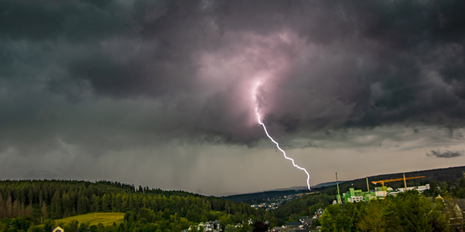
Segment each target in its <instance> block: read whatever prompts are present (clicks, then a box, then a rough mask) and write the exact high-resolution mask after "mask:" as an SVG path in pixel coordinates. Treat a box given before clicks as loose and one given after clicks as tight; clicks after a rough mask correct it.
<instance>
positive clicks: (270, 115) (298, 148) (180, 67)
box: [0, 0, 465, 196]
mask: <svg viewBox="0 0 465 232" xmlns="http://www.w3.org/2000/svg"><path fill="white" fill-rule="evenodd" d="M463 9H465V2H464V1H462V0H443V1H433V0H417V1H415V0H357V1H356V0H335V1H324V0H305V1H304V0H293V1H284V0H282V1H278V0H272V1H270V0H256V1H246V0H237V1H227V0H217V1H213V0H169V1H168V0H157V1H148V0H102V1H91V0H80V1H60V0H39V1H26V0H0V179H3V180H4V179H66V180H68V179H73V180H89V181H95V180H109V181H118V182H122V183H128V184H134V185H136V186H138V185H142V186H148V187H150V188H160V189H165V190H183V191H188V192H194V193H200V194H203V195H215V196H222V195H230V194H239V193H249V192H258V191H264V190H271V189H277V188H289V187H294V186H306V179H307V177H306V174H305V173H304V172H302V171H301V170H298V169H295V168H294V167H293V166H292V164H291V163H290V162H289V161H288V160H286V159H284V158H283V155H282V153H280V151H279V150H277V149H276V147H275V146H274V144H273V143H272V142H271V141H270V140H269V139H268V138H267V136H266V134H265V133H264V131H263V128H262V127H261V126H260V124H259V123H258V120H257V117H256V115H255V107H256V106H258V111H259V113H260V115H261V116H262V118H261V119H262V120H263V122H264V123H265V125H266V127H267V128H268V132H269V133H270V135H271V136H272V137H273V138H274V139H275V140H276V141H277V142H279V143H280V145H281V147H282V148H283V149H284V150H286V152H287V154H288V156H289V157H292V158H294V159H295V162H296V164H298V165H299V166H301V167H303V168H305V169H307V170H308V172H309V173H310V175H311V178H310V184H311V185H316V184H318V183H322V182H328V181H334V180H335V175H334V173H335V172H338V176H339V179H340V180H350V179H355V178H363V177H365V176H371V175H377V174H383V173H395V172H409V171H416V170H425V169H433V168H443V167H450V166H462V165H464V164H465V144H464V141H465V138H464V135H465V117H464V115H465V47H464V45H465V14H463ZM257 82H260V83H261V84H260V86H259V88H258V89H257V91H256V95H254V86H256V83H257ZM255 99H257V101H255Z"/></svg>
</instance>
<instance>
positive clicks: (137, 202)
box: [0, 180, 272, 231]
mask: <svg viewBox="0 0 465 232" xmlns="http://www.w3.org/2000/svg"><path fill="white" fill-rule="evenodd" d="M90 212H124V213H126V217H125V219H126V220H125V222H124V223H122V226H123V227H127V228H129V227H131V226H129V225H132V226H133V227H134V225H136V224H138V223H139V224H140V221H141V220H142V221H143V222H145V224H147V223H148V224H150V223H152V224H153V223H156V224H157V226H158V227H157V228H159V229H161V230H163V229H170V230H174V231H180V230H181V229H185V227H188V226H189V225H191V224H192V223H198V222H205V221H210V220H220V219H221V220H222V221H223V223H226V224H232V223H241V222H242V221H245V220H247V219H248V218H251V217H252V218H254V219H257V220H263V221H264V220H269V219H270V218H272V215H270V214H269V212H265V210H263V209H254V208H252V207H250V205H248V204H245V203H234V202H232V201H228V200H223V199H220V198H216V197H205V196H201V195H198V194H191V193H187V192H182V191H163V190H160V189H149V188H148V187H141V186H139V188H135V187H134V186H133V185H126V184H121V183H118V182H108V181H100V182H87V181H59V180H24V181H9V180H7V181H0V220H1V222H2V224H3V225H1V224H0V231H2V230H5V229H8V228H13V227H14V228H16V229H18V228H19V227H20V228H23V227H25V226H24V225H29V228H32V227H34V226H33V225H39V224H43V223H45V222H47V223H51V221H50V220H53V219H59V218H63V217H69V216H74V215H80V214H85V213H90ZM226 212H227V213H226ZM27 222H30V223H29V224H28V223H27ZM135 222H137V223H135ZM20 225H22V226H20ZM115 226H116V225H115ZM152 226H153V225H152ZM179 226H180V227H179ZM2 227H3V229H2ZM117 227H118V228H119V226H117ZM137 228H142V227H140V226H138V227H137ZM89 230H90V227H89ZM125 231H126V230H125Z"/></svg>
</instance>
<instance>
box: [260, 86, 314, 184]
mask: <svg viewBox="0 0 465 232" xmlns="http://www.w3.org/2000/svg"><path fill="white" fill-rule="evenodd" d="M258 87H260V81H258V82H257V83H256V84H255V87H254V89H253V99H254V102H255V114H256V115H257V119H258V123H259V124H260V125H262V126H263V129H264V130H265V133H266V136H268V138H269V139H270V140H271V142H273V143H274V144H276V147H277V148H278V149H279V150H280V151H281V152H282V153H283V154H284V158H286V159H287V160H290V161H291V162H292V165H293V166H294V167H296V168H297V169H300V170H302V171H304V172H305V174H307V187H308V190H311V188H310V174H309V173H308V172H307V170H305V168H302V167H300V166H299V165H296V164H295V162H294V159H292V158H289V157H287V155H286V152H285V151H284V150H283V149H281V147H279V144H278V142H276V141H275V140H274V139H273V138H272V137H271V136H270V134H268V130H267V129H266V126H265V124H264V123H263V122H262V120H261V117H260V113H258V101H257V89H258Z"/></svg>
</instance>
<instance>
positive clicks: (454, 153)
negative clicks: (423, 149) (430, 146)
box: [426, 150, 464, 158]
mask: <svg viewBox="0 0 465 232" xmlns="http://www.w3.org/2000/svg"><path fill="white" fill-rule="evenodd" d="M463 154H464V152H463V151H443V152H442V151H435V150H431V153H426V155H427V156H435V157H438V158H454V157H458V156H462V155H463Z"/></svg>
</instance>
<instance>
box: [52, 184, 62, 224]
mask: <svg viewBox="0 0 465 232" xmlns="http://www.w3.org/2000/svg"><path fill="white" fill-rule="evenodd" d="M61 212H62V208H61V199H60V192H59V191H56V192H55V194H54V195H53V197H52V207H51V216H52V219H56V218H60V217H61Z"/></svg>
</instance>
